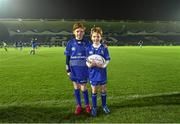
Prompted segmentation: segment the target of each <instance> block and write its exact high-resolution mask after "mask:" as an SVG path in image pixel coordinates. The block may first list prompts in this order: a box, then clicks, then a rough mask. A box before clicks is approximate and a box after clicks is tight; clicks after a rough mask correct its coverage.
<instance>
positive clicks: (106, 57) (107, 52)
mask: <svg viewBox="0 0 180 124" xmlns="http://www.w3.org/2000/svg"><path fill="white" fill-rule="evenodd" d="M104 58H105V60H110V56H109V51H108V48H104Z"/></svg>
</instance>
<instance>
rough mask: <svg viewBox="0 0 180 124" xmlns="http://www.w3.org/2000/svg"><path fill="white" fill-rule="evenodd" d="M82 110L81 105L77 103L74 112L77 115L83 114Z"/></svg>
mask: <svg viewBox="0 0 180 124" xmlns="http://www.w3.org/2000/svg"><path fill="white" fill-rule="evenodd" d="M81 111H82V108H81V106H80V105H77V106H76V109H75V112H74V113H75V115H79V114H81Z"/></svg>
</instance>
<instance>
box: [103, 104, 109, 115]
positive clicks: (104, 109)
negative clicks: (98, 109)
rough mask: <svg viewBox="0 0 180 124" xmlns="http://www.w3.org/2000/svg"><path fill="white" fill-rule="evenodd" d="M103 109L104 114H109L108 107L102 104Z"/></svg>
mask: <svg viewBox="0 0 180 124" xmlns="http://www.w3.org/2000/svg"><path fill="white" fill-rule="evenodd" d="M103 111H104V112H105V113H106V114H109V113H110V110H109V109H108V107H107V106H104V107H103Z"/></svg>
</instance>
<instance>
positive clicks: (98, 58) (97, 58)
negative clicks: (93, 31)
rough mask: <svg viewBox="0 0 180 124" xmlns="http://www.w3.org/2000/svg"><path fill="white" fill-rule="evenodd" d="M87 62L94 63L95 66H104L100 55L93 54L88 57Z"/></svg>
mask: <svg viewBox="0 0 180 124" xmlns="http://www.w3.org/2000/svg"><path fill="white" fill-rule="evenodd" d="M87 61H88V62H92V61H94V62H95V63H96V64H104V63H105V62H106V60H105V59H104V58H103V57H102V56H101V55H98V54H93V55H90V56H88V58H87Z"/></svg>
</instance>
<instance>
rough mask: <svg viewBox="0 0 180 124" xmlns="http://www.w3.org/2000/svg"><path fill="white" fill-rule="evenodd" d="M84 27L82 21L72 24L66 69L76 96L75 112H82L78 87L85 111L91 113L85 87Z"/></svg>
mask: <svg viewBox="0 0 180 124" xmlns="http://www.w3.org/2000/svg"><path fill="white" fill-rule="evenodd" d="M84 33H85V27H84V25H83V24H82V23H79V22H78V23H75V24H74V25H73V34H74V36H75V37H74V38H72V39H70V40H69V41H68V43H67V45H66V50H65V55H66V70H67V74H68V75H69V76H70V79H71V81H72V83H73V86H74V95H75V98H76V109H75V114H76V115H79V114H80V113H81V112H82V105H81V96H80V89H81V91H82V93H83V96H84V102H85V106H86V112H87V113H91V108H90V105H89V96H88V90H87V88H86V84H87V79H88V67H87V66H86V48H87V46H88V45H90V41H89V40H87V39H85V38H83V36H84Z"/></svg>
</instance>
